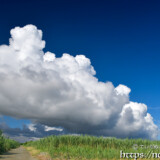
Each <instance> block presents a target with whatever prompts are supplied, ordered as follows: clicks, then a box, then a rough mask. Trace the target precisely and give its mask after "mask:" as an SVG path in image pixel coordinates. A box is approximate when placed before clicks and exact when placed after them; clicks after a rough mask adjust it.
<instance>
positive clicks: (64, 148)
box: [24, 135, 160, 160]
mask: <svg viewBox="0 0 160 160" xmlns="http://www.w3.org/2000/svg"><path fill="white" fill-rule="evenodd" d="M135 144H136V145H135ZM24 145H25V146H28V147H33V148H35V149H37V150H40V151H41V152H47V153H49V155H50V156H51V157H52V158H54V159H76V160H78V159H91V160H94V159H120V151H121V150H122V151H123V152H125V153H144V154H146V158H149V159H151V155H150V154H148V153H150V152H151V153H154V152H156V153H159V152H160V142H159V141H150V140H143V139H116V138H103V137H99V138H98V137H94V136H71V135H63V136H49V137H46V138H42V139H40V140H38V141H33V142H27V143H25V144H24ZM142 145H144V146H142ZM133 146H135V147H133ZM136 148H137V149H136ZM122 159H126V158H122ZM130 159H131V158H130Z"/></svg>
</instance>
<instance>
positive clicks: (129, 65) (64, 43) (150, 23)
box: [0, 0, 160, 138]
mask: <svg viewBox="0 0 160 160" xmlns="http://www.w3.org/2000/svg"><path fill="white" fill-rule="evenodd" d="M159 8H160V2H159V1H158V0H157V1H156V0H155V1H149V0H145V1H143V0H140V1H139V0H130V1H129V0H122V1H119V0H117V1H116V0H104V1H103V0H101V1H94V0H92V1H91V0H85V1H83V0H80V1H79V0H76V1H75V0H74V1H70V0H69V1H64V0H58V1H56V0H54V1H49V0H45V1H44V0H43V1H42V0H39V1H38V0H34V1H30V0H28V1H25V0H24V1H23V2H22V1H17V0H15V1H14V0H12V1H8V0H6V1H1V2H0V18H1V25H0V44H1V45H2V44H6V45H9V38H10V37H11V35H10V30H11V29H13V28H15V27H17V26H19V27H24V26H26V25H28V24H32V25H34V26H36V27H37V29H39V30H42V32H43V37H42V39H43V40H45V42H46V45H45V48H44V47H40V48H38V49H37V51H36V52H38V50H41V49H43V52H44V53H46V52H47V51H49V52H52V53H55V55H56V57H59V58H61V57H62V55H63V53H68V54H69V55H72V56H73V57H76V55H85V56H86V57H87V58H88V59H89V60H90V61H91V64H88V66H87V67H89V68H90V71H88V70H87V69H86V68H84V70H85V71H86V70H87V74H88V73H89V74H91V75H93V76H95V77H96V78H97V79H98V81H99V82H104V83H105V82H108V81H110V82H112V83H113V85H114V87H115V88H116V87H117V86H118V85H119V84H123V85H125V86H127V87H129V88H130V89H131V92H130V94H129V93H128V94H129V95H127V94H126V95H127V97H126V100H125V101H126V102H125V103H127V100H128V99H129V101H133V102H137V103H144V104H146V105H147V106H148V111H147V113H150V114H151V115H152V117H153V121H154V123H155V124H156V125H158V126H159V112H160V104H159V99H160V94H159V90H160V85H159V81H160V75H159V68H160V63H159V60H160V54H159V51H160V45H159V43H160V39H159V37H160V30H159V28H160V20H159V16H160V10H159ZM31 28H32V27H31ZM35 33H37V32H36V31H35ZM28 34H29V35H30V33H28ZM13 35H14V34H13ZM15 35H16V33H15ZM15 37H16V36H15ZM12 39H13V41H14V40H15V41H16V38H14V36H12ZM40 39H41V38H40ZM22 40H24V39H22ZM24 41H25V40H24ZM38 41H39V40H38ZM13 43H14V42H13ZM40 43H41V42H37V44H38V45H39V44H40ZM13 45H14V44H13ZM40 45H43V44H40ZM7 52H8V51H7ZM29 52H30V50H29ZM85 60H86V59H85ZM85 60H84V61H85ZM16 62H17V61H16ZM17 63H19V62H17ZM35 63H37V61H36V62H35ZM57 63H58V62H57ZM61 63H64V62H61ZM86 63H89V62H88V61H86ZM64 65H65V64H64ZM92 66H93V67H94V70H95V71H96V75H94V74H93V73H90V72H92V71H91V67H92ZM54 67H55V68H56V67H57V66H54ZM72 67H73V66H72ZM16 69H17V68H16ZM42 69H44V67H42ZM56 69H57V70H58V71H59V72H60V73H61V74H60V76H61V75H63V76H65V75H64V73H63V71H61V69H59V68H56ZM63 69H64V70H65V68H63ZM5 73H10V72H8V70H5ZM69 73H70V72H69ZM69 73H68V74H69ZM13 80H14V79H13ZM1 81H2V80H1ZM67 84H68V82H67ZM92 87H93V86H92ZM92 87H91V88H92ZM53 89H54V88H53ZM5 90H7V87H6V88H4V91H5ZM61 90H63V89H62V88H60V91H61ZM4 91H2V90H1V91H0V92H1V93H2V92H4ZM30 91H31V90H30ZM75 92H79V90H78V91H75ZM47 93H48V92H47ZM50 93H51V95H52V94H53V96H54V93H52V92H50ZM99 96H100V97H101V96H102V97H103V95H102V93H99ZM60 98H62V97H60ZM118 99H122V98H118ZM87 102H88V101H87ZM2 105H3V103H2V102H0V107H2ZM8 107H9V106H8ZM131 108H132V107H131ZM135 108H136V107H135ZM15 109H16V108H15ZM119 109H122V107H120V108H119ZM87 111H88V110H87ZM12 112H13V111H12ZM107 112H108V111H107ZM119 112H120V111H119ZM119 112H116V113H117V114H118V113H119ZM0 113H1V115H2V116H1V123H2V124H3V125H2V126H3V127H2V129H4V128H13V129H14V128H16V129H17V128H20V129H22V130H23V129H24V128H25V127H27V126H28V125H30V126H31V124H32V123H33V121H34V123H37V122H38V124H42V125H47V126H52V127H54V125H56V126H58V125H62V124H61V123H55V122H54V123H51V124H50V123H48V122H44V120H41V119H39V118H38V120H37V119H36V118H35V117H32V116H31V117H30V116H29V115H23V116H20V115H19V114H18V113H14V114H13V113H9V110H7V111H4V109H3V107H2V109H1V110H0ZM89 113H91V111H90V110H89V111H88V114H89ZM80 115H81V114H80ZM82 115H83V114H82ZM82 115H81V116H82ZM70 116H71V115H70ZM96 116H97V115H96ZM96 116H95V117H96ZM117 116H118V115H117ZM71 117H72V116H71ZM82 117H83V116H82ZM115 117H116V115H113V119H116V118H115ZM17 118H18V119H17ZM45 118H46V117H44V119H45ZM35 119H36V120H35ZM95 119H96V118H95ZM64 120H65V119H64ZM73 120H75V119H74V118H73ZM49 121H52V120H51V119H49ZM53 121H55V119H53ZM75 121H76V120H75ZM77 121H78V120H77ZM80 121H81V120H80ZM93 121H94V120H93ZM124 121H125V120H124ZM78 122H79V121H78ZM87 122H88V121H87ZM84 123H86V122H84ZM38 124H36V125H35V126H38ZM78 124H79V123H78ZM91 124H92V125H89V127H88V128H87V129H85V130H81V131H78V133H79V132H80V133H90V132H88V130H89V129H90V128H92V127H93V123H91ZM124 125H126V124H124ZM4 126H5V127H4ZM80 126H81V125H80ZM102 126H104V125H102ZM58 127H61V126H58ZM62 127H66V128H67V129H68V130H69V132H76V131H75V130H74V131H72V129H71V128H70V127H69V126H68V125H67V124H66V125H64V126H62ZM72 127H73V126H72ZM106 127H107V128H108V127H109V126H106ZM39 128H41V130H43V129H44V128H45V126H43V127H39ZM80 128H81V127H80ZM93 128H94V127H93ZM4 130H5V129H4ZM24 130H25V129H24ZM37 130H38V129H37ZM44 130H45V129H44ZM52 131H54V132H55V130H54V129H53V130H52ZM12 132H13V131H12V130H9V131H8V134H9V135H11V136H12ZM28 132H30V131H28ZM65 132H68V131H65ZM113 132H115V131H113ZM16 133H17V135H18V132H16ZM6 134H7V131H6ZM94 134H97V133H94ZM110 134H113V133H110V131H107V134H106V135H107V136H108V135H110ZM132 134H133V133H132ZM132 134H127V135H126V136H131V137H132ZM145 134H146V132H144V135H145ZM41 135H42V134H41ZM113 135H114V134H113ZM34 136H35V135H34ZM115 136H117V135H115ZM118 137H121V135H119V136H118ZM137 137H139V134H137ZM140 137H145V136H143V135H140ZM146 137H147V138H148V137H149V138H150V136H146Z"/></svg>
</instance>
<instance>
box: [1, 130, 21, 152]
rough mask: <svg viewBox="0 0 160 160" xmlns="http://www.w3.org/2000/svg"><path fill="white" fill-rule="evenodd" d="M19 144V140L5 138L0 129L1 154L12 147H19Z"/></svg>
mask: <svg viewBox="0 0 160 160" xmlns="http://www.w3.org/2000/svg"><path fill="white" fill-rule="evenodd" d="M19 145H20V144H19V143H18V142H16V141H14V140H12V139H9V138H5V137H4V136H3V134H2V131H1V130H0V154H2V153H4V152H7V151H9V150H10V149H12V148H17V147H18V146H19Z"/></svg>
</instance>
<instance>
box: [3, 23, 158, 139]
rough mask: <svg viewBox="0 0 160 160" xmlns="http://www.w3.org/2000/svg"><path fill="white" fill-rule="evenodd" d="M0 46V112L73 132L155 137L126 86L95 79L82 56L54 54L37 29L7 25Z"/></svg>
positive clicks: (154, 128) (144, 112) (147, 116)
mask: <svg viewBox="0 0 160 160" xmlns="http://www.w3.org/2000/svg"><path fill="white" fill-rule="evenodd" d="M9 41H10V44H9V45H1V46H0V113H1V114H2V115H9V116H13V117H17V118H27V119H30V120H32V121H33V122H34V123H39V124H43V125H47V126H50V127H53V126H55V127H56V126H61V127H64V128H65V129H66V130H67V131H69V132H72V133H87V134H93V135H104V136H116V137H143V138H150V139H155V138H156V136H157V126H156V125H155V124H154V123H153V119H152V117H151V115H150V114H149V113H147V106H146V105H145V104H141V103H136V102H130V100H129V93H130V91H131V90H130V89H129V88H128V87H127V86H124V85H119V86H117V87H114V86H113V84H112V83H111V82H106V83H104V82H100V81H98V79H97V78H96V76H95V74H96V72H95V70H94V68H93V66H92V65H91V62H90V60H89V59H88V58H86V57H85V56H84V55H77V56H76V57H73V56H71V55H69V54H63V55H62V57H60V58H56V55H55V54H54V53H51V52H46V53H44V52H43V48H44V47H45V41H43V40H42V31H41V30H38V29H37V28H36V26H33V25H27V26H25V27H23V28H20V27H16V28H14V29H12V30H11V38H10V40H9Z"/></svg>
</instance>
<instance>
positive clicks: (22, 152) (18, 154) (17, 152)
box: [0, 147, 37, 160]
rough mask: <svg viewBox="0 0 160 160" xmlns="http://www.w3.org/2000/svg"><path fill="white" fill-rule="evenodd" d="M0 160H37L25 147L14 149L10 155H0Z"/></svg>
mask: <svg viewBox="0 0 160 160" xmlns="http://www.w3.org/2000/svg"><path fill="white" fill-rule="evenodd" d="M0 160H37V159H35V158H33V157H32V156H31V155H30V154H29V153H28V151H27V150H26V149H25V148H24V147H19V148H17V149H12V150H11V151H9V152H8V153H5V154H3V155H0Z"/></svg>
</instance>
